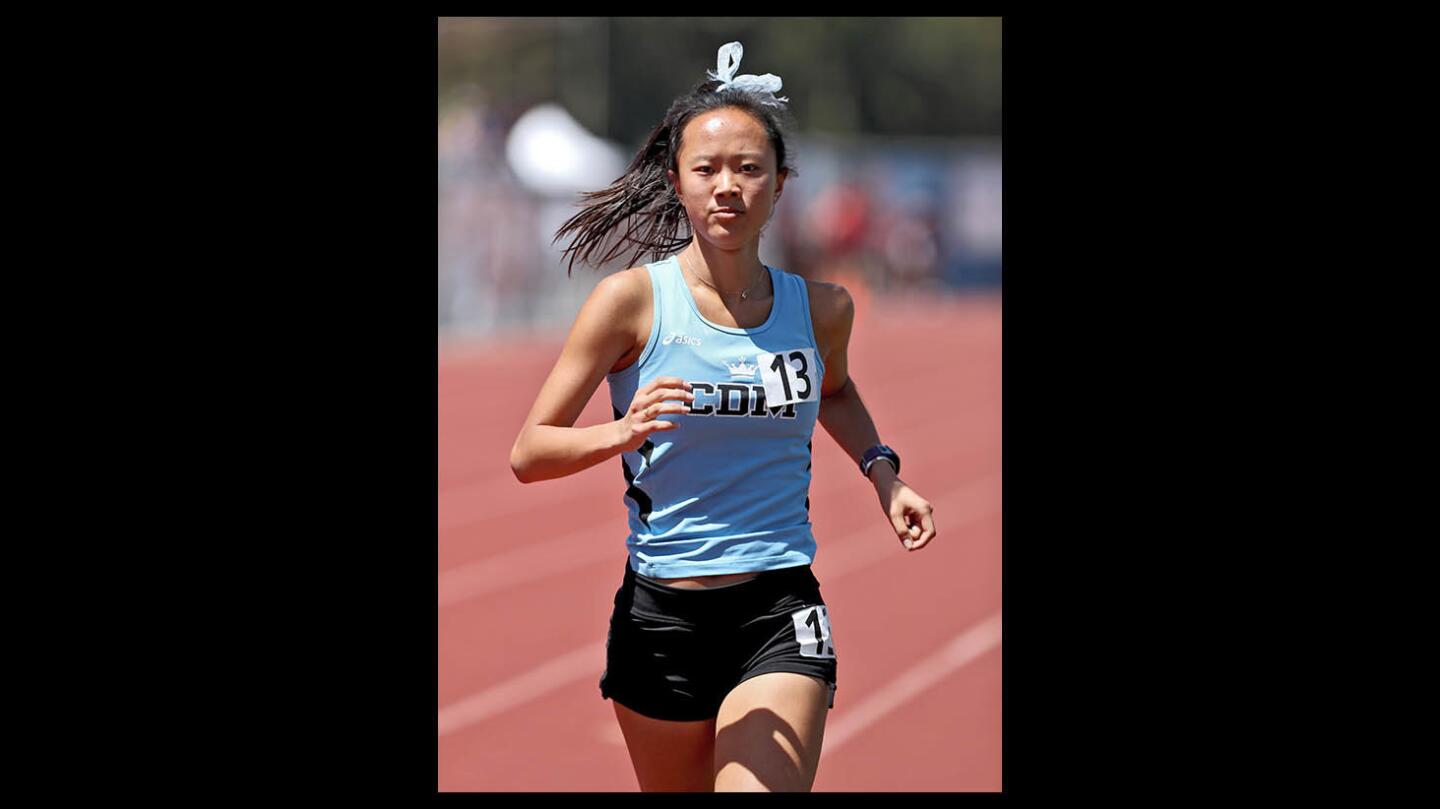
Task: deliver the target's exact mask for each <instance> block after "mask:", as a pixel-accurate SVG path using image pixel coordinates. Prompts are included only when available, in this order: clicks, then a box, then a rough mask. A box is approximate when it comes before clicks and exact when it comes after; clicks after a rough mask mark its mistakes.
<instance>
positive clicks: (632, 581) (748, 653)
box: [600, 557, 835, 722]
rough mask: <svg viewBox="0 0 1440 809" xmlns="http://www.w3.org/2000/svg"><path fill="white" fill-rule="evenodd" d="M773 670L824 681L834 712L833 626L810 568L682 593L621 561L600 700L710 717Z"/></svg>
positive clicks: (659, 715) (676, 716)
mask: <svg viewBox="0 0 1440 809" xmlns="http://www.w3.org/2000/svg"><path fill="white" fill-rule="evenodd" d="M776 671H789V672H796V673H799V674H809V675H811V676H814V677H818V678H820V679H821V680H824V681H825V682H826V683H827V684H828V685H829V686H830V707H831V708H833V707H835V647H834V645H833V644H832V643H831V638H830V619H829V616H828V615H827V613H826V609H825V601H824V600H823V599H822V598H821V597H820V582H819V581H817V580H816V579H815V575H814V574H813V573H812V572H811V571H810V567H809V566H808V565H803V566H800V567H789V568H784V569H781V570H770V571H765V572H763V573H761V574H760V575H758V576H756V577H755V578H753V579H748V580H746V581H742V582H739V583H738V584H729V585H724V586H721V587H712V588H705V589H683V588H679V587H670V586H668V585H664V584H661V583H659V582H657V581H655V580H654V579H651V578H648V577H646V576H641V575H640V574H638V573H636V572H635V571H633V570H631V569H630V560H629V558H628V557H627V558H626V560H625V579H624V583H623V584H621V585H620V589H619V591H617V592H616V593H615V611H614V613H612V615H611V616H610V634H609V637H608V638H607V640H606V643H605V673H604V674H603V675H601V677H600V695H601V697H602V698H604V699H614V700H615V701H616V702H619V703H620V704H621V705H624V706H625V707H627V708H629V709H630V710H632V711H635V712H636V713H640V714H643V715H645V716H649V717H652V718H654V719H668V720H672V721H683V722H690V721H697V720H701V719H713V718H714V717H715V715H716V714H718V713H719V712H720V703H721V702H722V701H723V700H724V699H725V696H726V695H727V694H729V693H730V689H732V688H734V687H735V686H736V685H739V684H740V683H741V682H744V681H745V680H748V679H750V678H751V677H754V676H756V675H759V674H768V673H770V672H776Z"/></svg>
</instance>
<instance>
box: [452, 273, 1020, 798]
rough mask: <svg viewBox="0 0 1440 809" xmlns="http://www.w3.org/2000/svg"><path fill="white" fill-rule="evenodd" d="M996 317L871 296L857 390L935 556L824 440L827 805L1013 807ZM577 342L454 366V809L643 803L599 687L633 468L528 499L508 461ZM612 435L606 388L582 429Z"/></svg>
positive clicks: (507, 345) (819, 431) (580, 478)
mask: <svg viewBox="0 0 1440 809" xmlns="http://www.w3.org/2000/svg"><path fill="white" fill-rule="evenodd" d="M1000 336H1001V324H1000V302H999V299H998V297H989V296H987V297H980V298H976V297H969V298H958V299H945V298H935V297H931V298H929V299H924V300H921V299H909V300H900V299H892V300H878V299H877V300H874V301H871V300H867V299H864V298H859V297H858V296H857V312H856V325H855V329H854V334H853V336H852V338H851V347H850V372H851V375H852V376H853V377H854V379H855V380H856V383H857V384H858V386H859V388H860V392H861V395H862V396H863V397H864V399H865V401H866V404H867V405H868V406H869V409H870V412H871V414H872V416H874V418H875V422H876V426H877V427H878V429H879V431H880V437H881V439H882V440H884V441H885V442H886V443H889V444H891V445H893V446H894V447H895V448H896V449H897V450H898V451H899V452H900V453H901V455H902V456H903V458H904V467H905V470H904V472H905V473H904V475H902V477H903V478H904V479H905V481H906V482H907V483H909V484H910V485H911V486H912V487H913V488H914V489H915V490H916V491H918V492H919V493H920V494H921V495H922V496H924V497H926V498H928V499H929V500H930V501H931V502H932V503H933V504H934V505H935V517H936V526H937V528H938V535H937V536H936V538H935V539H934V540H933V541H932V542H931V544H930V545H929V546H928V547H927V548H925V549H923V550H920V551H917V552H914V553H907V552H906V551H905V550H904V548H903V547H902V546H901V545H900V544H899V542H898V540H897V539H896V538H895V535H894V533H893V532H892V531H891V529H890V528H889V526H888V524H887V522H886V520H885V518H884V516H883V514H882V513H881V511H880V508H879V504H878V501H877V499H876V498H875V495H874V492H873V490H872V489H871V488H870V486H869V484H867V483H866V482H865V481H864V480H863V479H861V478H860V476H859V474H858V473H857V471H856V469H855V467H854V464H853V463H851V462H850V460H849V459H848V458H846V457H845V455H844V454H843V453H842V452H841V451H840V449H839V448H838V447H837V446H836V445H835V442H834V441H833V440H832V439H831V438H830V436H829V434H828V433H825V432H824V428H823V427H820V426H819V425H818V424H817V426H816V430H815V442H814V468H813V478H812V482H811V509H810V512H811V517H812V522H813V523H814V527H815V534H816V539H817V543H818V546H819V549H818V551H817V557H816V561H815V566H814V570H815V575H816V577H817V578H818V579H819V580H820V584H821V588H822V592H823V593H824V595H825V600H826V602H827V603H828V604H829V607H830V620H831V624H832V626H833V629H834V634H835V641H836V646H837V648H838V650H839V675H838V677H839V680H838V683H839V688H838V690H837V692H836V697H835V708H834V710H832V711H831V712H830V715H829V719H828V720H827V725H826V733H825V744H824V748H823V752H822V756H823V757H822V759H821V763H820V769H819V773H818V775H817V776H816V779H815V786H814V789H815V791H817V792H824V791H887V792H888V791H998V790H999V789H1000V785H1001V780H1000V772H1001V766H1000V765H1001V762H1000V743H1001V738H1000V727H1001V711H1000V697H1001V691H1000V680H1001V668H1000V667H1001V644H1000V623H1001V622H1000V604H1001V599H1000V597H1001V592H1000V570H1001V566H1000V463H1001V447H1000V402H1001V398H1000V397H1001V394H1000ZM563 339H564V335H563V334H553V335H544V336H538V337H530V338H526V339H523V340H522V339H516V338H511V339H508V340H500V341H491V342H487V343H484V344H480V345H475V344H471V345H445V346H443V347H442V350H441V352H440V362H439V448H440V449H439V524H440V530H439V547H438V561H439V568H438V572H439V616H438V655H439V704H438V705H437V708H438V713H437V725H438V766H439V789H440V791H442V792H445V791H617V790H618V791H633V790H635V789H637V786H636V782H635V776H634V772H633V770H632V769H631V767H630V762H629V758H628V757H627V756H626V753H625V748H624V745H623V742H622V740H621V738H620V733H619V730H618V728H617V727H616V726H615V719H614V714H613V712H612V709H611V707H610V703H609V702H607V701H604V700H602V699H601V698H600V692H599V689H598V687H597V685H596V684H597V681H598V680H599V678H600V673H601V671H602V670H603V668H604V665H605V658H604V643H605V634H606V626H607V622H608V619H609V616H610V610H611V608H612V599H613V597H614V594H615V590H616V588H617V587H619V584H620V576H621V574H622V573H623V567H622V566H623V565H624V564H625V548H624V538H625V534H626V527H625V509H624V505H623V501H622V497H623V492H624V488H625V486H624V478H623V477H622V475H621V474H620V469H619V463H618V462H617V461H613V460H612V461H607V462H605V463H602V464H600V465H598V466H595V467H592V468H590V469H587V470H585V471H584V472H581V473H579V474H577V475H572V476H570V477H568V478H562V479H559V480H552V481H542V482H540V483H535V484H530V485H528V486H527V485H523V484H521V483H519V482H518V481H516V480H515V478H514V476H513V475H512V474H511V472H510V467H509V451H510V446H511V443H512V442H513V441H514V438H515V434H516V432H517V431H518V430H519V427H520V424H521V422H522V421H523V420H524V417H525V415H526V414H527V413H528V412H529V409H530V405H531V403H532V401H533V397H534V395H535V393H536V392H537V391H538V390H539V388H540V385H541V383H542V382H543V381H544V379H545V376H546V375H547V374H548V373H549V371H550V368H551V366H552V364H553V363H554V360H555V357H556V355H557V353H558V351H559V348H560V345H561V343H562V342H563ZM610 417H611V414H610V406H609V400H608V385H607V383H605V382H601V384H600V387H599V388H598V389H597V390H596V392H595V396H594V397H593V398H592V400H591V402H590V404H589V405H588V407H587V408H586V410H585V412H584V413H583V414H582V415H581V416H580V418H579V420H578V421H577V422H576V423H577V424H579V425H582V426H583V425H590V424H595V423H598V422H600V421H602V420H609V419H610Z"/></svg>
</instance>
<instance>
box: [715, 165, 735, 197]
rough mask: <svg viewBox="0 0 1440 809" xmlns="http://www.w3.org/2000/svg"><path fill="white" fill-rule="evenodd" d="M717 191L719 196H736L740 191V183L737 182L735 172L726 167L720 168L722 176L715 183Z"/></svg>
mask: <svg viewBox="0 0 1440 809" xmlns="http://www.w3.org/2000/svg"><path fill="white" fill-rule="evenodd" d="M715 193H716V194H717V195H719V196H726V195H729V196H732V197H733V196H735V195H736V194H739V193H740V183H739V182H737V178H736V176H735V173H734V172H732V171H730V169H728V168H725V169H721V170H720V176H719V177H718V178H717V182H716V183H715Z"/></svg>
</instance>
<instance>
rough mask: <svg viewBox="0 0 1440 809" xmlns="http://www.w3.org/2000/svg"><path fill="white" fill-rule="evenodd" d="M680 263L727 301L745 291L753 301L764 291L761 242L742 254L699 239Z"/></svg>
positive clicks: (694, 240)
mask: <svg viewBox="0 0 1440 809" xmlns="http://www.w3.org/2000/svg"><path fill="white" fill-rule="evenodd" d="M681 261H682V262H683V263H684V264H685V266H686V267H688V268H689V269H690V271H691V272H692V273H695V274H697V275H699V276H700V279H701V282H702V283H708V284H709V285H710V286H713V287H714V288H715V289H716V290H717V291H719V292H720V294H721V295H722V296H724V297H726V298H732V299H733V298H737V297H739V295H740V293H741V292H743V291H745V290H749V293H748V297H749V298H754V297H756V296H757V295H760V294H761V293H763V292H764V291H765V288H766V284H765V280H764V269H765V265H764V264H763V263H761V261H760V244H759V240H756V241H755V242H752V243H750V244H747V245H745V246H744V247H742V248H740V249H739V250H723V249H721V248H719V247H716V246H714V245H712V244H710V243H708V242H706V241H704V240H702V239H700V238H699V237H696V238H695V239H692V240H691V242H690V246H689V247H687V248H685V250H684V251H683V252H682V254H681Z"/></svg>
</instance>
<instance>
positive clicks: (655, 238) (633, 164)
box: [551, 80, 795, 275]
mask: <svg viewBox="0 0 1440 809" xmlns="http://www.w3.org/2000/svg"><path fill="white" fill-rule="evenodd" d="M719 86H720V83H719V82H718V81H714V80H711V81H705V82H701V83H700V84H698V85H696V86H695V88H694V89H693V90H691V91H690V92H689V93H686V94H685V95H683V96H681V97H679V98H677V99H675V101H674V103H672V104H671V105H670V110H669V111H668V112H666V113H665V118H664V120H662V121H661V122H660V125H659V126H657V127H655V129H653V130H651V132H650V135H649V136H648V137H647V138H646V139H645V145H644V146H641V147H640V151H638V152H636V153H635V158H634V159H633V160H631V161H630V166H629V168H627V169H626V170H625V174H624V176H622V177H620V178H619V179H617V180H615V182H613V183H611V184H610V185H609V186H608V187H607V188H605V189H604V190H601V191H587V192H584V193H582V194H581V197H582V201H581V203H580V211H579V213H576V214H575V215H574V216H572V217H570V218H569V219H568V220H566V222H565V224H563V225H561V226H560V229H559V230H558V231H556V232H555V238H554V239H552V240H551V243H552V244H553V243H555V242H558V241H560V240H561V239H562V238H564V237H566V236H570V237H571V240H570V244H569V246H568V247H566V248H565V251H564V252H563V253H562V254H561V255H562V260H564V259H565V258H566V257H568V258H569V265H568V266H567V268H566V270H565V272H566V274H567V275H568V274H570V273H571V272H572V271H573V270H574V268H575V260H576V259H579V260H580V261H582V262H584V263H586V264H589V265H590V266H592V267H599V266H601V265H603V264H605V263H607V262H609V261H612V260H614V259H616V258H618V257H620V256H622V255H627V254H629V255H630V259H629V262H628V265H627V266H633V265H634V264H635V263H636V262H638V261H639V260H640V259H641V258H642V257H644V256H646V255H647V254H648V255H649V256H650V258H651V260H652V261H659V260H660V259H662V258H664V257H666V256H668V255H670V254H672V253H675V252H677V251H679V250H680V249H681V248H683V247H684V246H685V245H686V244H687V243H689V241H690V236H691V234H690V220H689V218H688V217H687V216H686V215H685V206H684V205H682V204H681V203H680V198H679V197H678V196H676V194H675V187H674V186H673V185H671V184H670V178H669V176H668V175H667V174H666V172H667V171H678V170H679V167H678V164H677V163H676V161H677V159H678V155H679V154H680V136H681V134H682V133H683V132H684V131H685V125H686V124H688V123H689V122H690V120H691V119H692V118H694V117H695V116H696V115H699V114H701V113H705V112H710V111H712V110H718V109H724V108H726V107H734V108H736V109H741V110H744V111H746V112H748V113H750V114H751V115H753V116H754V117H755V119H756V120H757V121H759V122H760V125H761V126H763V127H765V133H766V134H767V135H768V136H769V137H770V145H771V146H772V147H774V149H775V165H776V168H777V169H778V171H779V172H780V173H782V174H794V173H795V169H794V167H793V166H790V165H788V164H786V162H785V159H786V153H785V136H784V132H783V124H784V122H783V121H782V116H783V115H784V111H783V108H782V107H777V106H775V105H774V104H773V103H772V102H770V101H769V100H768V98H769V96H768V95H765V96H764V97H762V94H756V93H754V92H750V91H744V90H738V89H733V88H732V89H727V90H725V91H723V92H716V88H717V87H719ZM632 251H633V252H632Z"/></svg>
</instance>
